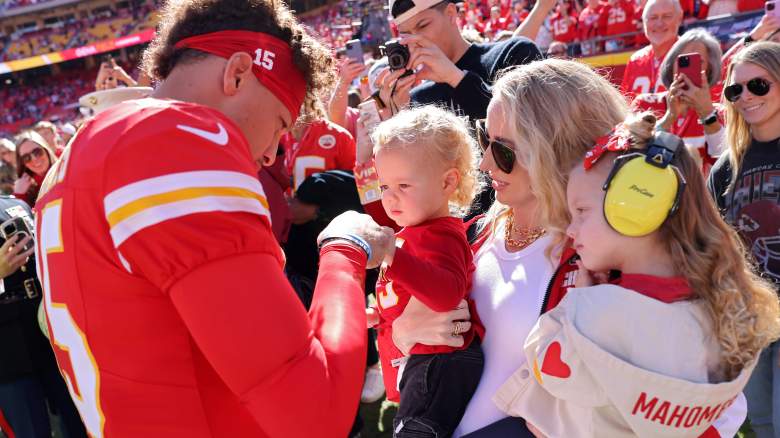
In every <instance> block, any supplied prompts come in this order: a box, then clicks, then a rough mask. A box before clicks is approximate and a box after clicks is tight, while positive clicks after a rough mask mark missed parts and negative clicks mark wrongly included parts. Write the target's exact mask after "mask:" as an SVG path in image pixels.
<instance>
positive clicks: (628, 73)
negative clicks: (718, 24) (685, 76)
mask: <svg viewBox="0 0 780 438" xmlns="http://www.w3.org/2000/svg"><path fill="white" fill-rule="evenodd" d="M682 19H683V12H682V7H681V6H680V2H679V1H677V0H648V2H647V4H645V8H644V10H643V11H642V21H643V23H644V33H645V36H646V37H647V39H648V40H650V45H649V46H646V47H644V48H642V49H639V50H638V51H637V52H636V53H634V54H633V55H631V59H630V60H629V61H628V64H627V65H626V70H625V72H624V73H623V82H622V83H621V84H620V92H622V93H623V94H625V95H626V97H627V98H628V100H629V102H631V101H633V100H634V97H636V95H637V94H641V93H658V92H661V91H664V90H665V89H666V88H664V86H663V84H661V81H660V76H661V74H660V70H661V62H662V61H663V59H664V57H666V53H667V52H668V51H669V49H671V48H672V46H673V45H674V43H675V42H677V32H678V30H679V28H680V25H681V24H682Z"/></svg>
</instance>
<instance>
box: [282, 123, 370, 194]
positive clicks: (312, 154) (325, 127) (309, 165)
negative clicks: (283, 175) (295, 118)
mask: <svg viewBox="0 0 780 438" xmlns="http://www.w3.org/2000/svg"><path fill="white" fill-rule="evenodd" d="M279 143H280V144H281V145H282V147H284V150H285V163H286V165H287V171H288V172H289V173H290V175H291V176H292V179H293V190H295V189H297V188H298V186H299V185H301V183H302V182H303V180H305V179H306V178H308V177H309V176H311V175H313V174H315V173H318V172H324V171H326V170H352V168H353V167H354V166H355V140H354V138H353V137H352V135H351V134H350V133H349V132H348V131H347V130H346V129H344V128H342V127H341V126H338V125H336V124H335V123H331V122H329V121H327V120H317V121H314V122H312V123H311V124H310V125H309V127H308V128H307V129H306V131H305V132H304V133H303V136H302V137H301V139H300V141H297V140H295V137H293V135H292V134H291V133H289V132H288V133H287V134H285V135H284V136H283V137H282V138H281V139H280V140H279Z"/></svg>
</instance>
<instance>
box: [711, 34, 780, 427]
mask: <svg viewBox="0 0 780 438" xmlns="http://www.w3.org/2000/svg"><path fill="white" fill-rule="evenodd" d="M724 85H725V87H724V88H723V104H724V106H725V107H726V143H727V144H728V151H726V152H725V153H724V154H723V156H722V157H720V159H719V160H718V162H717V163H715V166H713V168H712V173H711V174H710V178H709V182H708V183H709V189H710V192H711V193H712V195H713V196H714V197H715V200H716V202H717V204H718V208H719V209H720V210H721V214H723V215H724V216H725V219H726V221H728V222H729V223H730V224H731V225H732V226H733V227H735V228H736V230H737V231H738V232H739V233H740V234H741V235H742V237H743V239H745V242H746V243H747V247H748V248H750V250H751V252H752V254H753V256H754V257H755V262H756V265H757V267H758V269H759V271H760V272H761V274H762V276H763V277H764V278H766V279H770V280H772V281H773V282H774V283H775V285H777V284H778V283H779V282H780V258H778V256H777V255H776V254H777V244H778V242H780V207H779V206H778V200H777V183H776V182H775V181H776V178H777V176H776V175H777V172H778V170H777V169H780V44H777V43H773V42H759V43H753V44H751V45H750V46H749V47H747V48H746V49H744V50H742V51H741V52H739V53H738V54H737V55H736V56H735V57H734V58H733V59H732V61H731V64H730V65H729V68H728V73H727V76H726V81H725V82H724ZM777 361H778V343H777V342H775V343H774V344H772V345H770V346H769V347H767V348H766V349H765V350H764V351H763V352H762V353H761V357H760V358H759V360H758V365H756V369H755V371H754V372H753V375H752V376H751V379H750V382H748V385H747V387H746V388H745V395H746V396H747V400H748V415H749V417H750V424H751V426H752V427H753V430H754V431H755V432H756V435H757V436H758V437H759V438H764V437H774V436H776V434H775V433H776V432H777V429H778V428H780V400H779V398H780V395H779V394H780V366H778V362H777ZM773 424H774V426H773Z"/></svg>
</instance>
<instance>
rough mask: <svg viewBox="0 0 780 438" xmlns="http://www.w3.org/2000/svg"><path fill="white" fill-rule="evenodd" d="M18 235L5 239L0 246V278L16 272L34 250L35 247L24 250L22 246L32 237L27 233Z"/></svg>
mask: <svg viewBox="0 0 780 438" xmlns="http://www.w3.org/2000/svg"><path fill="white" fill-rule="evenodd" d="M20 237H21V235H20V234H15V235H14V236H13V237H11V238H10V239H8V240H6V241H5V243H4V244H3V246H0V278H6V277H8V276H9V275H11V274H13V273H14V272H16V271H17V270H18V269H19V268H21V267H22V265H24V264H25V263H27V259H28V258H29V257H30V256H31V255H32V253H33V252H34V251H35V248H30V249H28V250H27V251H24V246H25V245H26V244H27V243H28V242H29V241H30V239H32V237H30V236H29V235H27V236H24V237H23V238H21V239H20Z"/></svg>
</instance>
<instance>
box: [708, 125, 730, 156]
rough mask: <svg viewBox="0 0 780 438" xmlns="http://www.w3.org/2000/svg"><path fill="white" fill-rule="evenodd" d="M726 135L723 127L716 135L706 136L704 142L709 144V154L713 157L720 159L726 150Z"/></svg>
mask: <svg viewBox="0 0 780 438" xmlns="http://www.w3.org/2000/svg"><path fill="white" fill-rule="evenodd" d="M725 134H726V130H725V129H723V127H721V128H720V130H718V132H716V133H714V134H704V141H705V142H707V153H708V154H709V155H710V156H712V157H719V156H720V155H721V154H722V153H723V151H724V149H725V147H724V146H725V144H726V142H724V141H723V136H724V135H725Z"/></svg>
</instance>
